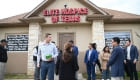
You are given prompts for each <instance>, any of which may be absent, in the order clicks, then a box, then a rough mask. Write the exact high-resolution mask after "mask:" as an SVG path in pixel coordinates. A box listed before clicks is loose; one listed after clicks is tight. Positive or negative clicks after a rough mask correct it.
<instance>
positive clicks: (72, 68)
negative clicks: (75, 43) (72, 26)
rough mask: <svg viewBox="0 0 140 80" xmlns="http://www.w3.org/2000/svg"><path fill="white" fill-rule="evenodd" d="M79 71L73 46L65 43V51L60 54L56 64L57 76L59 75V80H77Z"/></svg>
mask: <svg viewBox="0 0 140 80" xmlns="http://www.w3.org/2000/svg"><path fill="white" fill-rule="evenodd" d="M78 70H79V66H78V64H77V60H76V56H74V53H73V52H72V45H71V44H70V43H65V44H64V51H63V53H62V54H59V56H58V60H57V63H56V75H59V80H76V77H75V72H76V71H78Z"/></svg>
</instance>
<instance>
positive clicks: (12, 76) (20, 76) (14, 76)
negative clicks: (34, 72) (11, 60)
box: [5, 74, 33, 79]
mask: <svg viewBox="0 0 140 80" xmlns="http://www.w3.org/2000/svg"><path fill="white" fill-rule="evenodd" d="M5 79H33V76H29V75H27V74H5Z"/></svg>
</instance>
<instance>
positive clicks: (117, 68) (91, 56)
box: [84, 37, 139, 80]
mask: <svg viewBox="0 0 140 80" xmlns="http://www.w3.org/2000/svg"><path fill="white" fill-rule="evenodd" d="M119 44H120V39H119V38H118V37H114V38H113V39H112V46H113V50H112V52H110V50H109V46H105V47H104V48H103V50H102V52H98V51H97V50H96V48H97V45H96V43H90V44H89V46H88V47H89V49H88V50H87V51H86V54H85V58H84V62H85V64H86V68H87V74H88V79H87V80H96V77H95V65H96V64H98V66H99V69H100V71H101V73H102V80H110V79H111V80H123V77H124V70H126V72H127V74H128V76H130V80H133V79H134V77H135V80H138V74H137V70H136V62H137V61H138V56H139V54H138V50H137V47H136V46H134V45H133V44H132V43H131V40H130V39H128V40H126V44H125V47H124V48H121V47H120V46H119ZM100 63H101V64H100ZM124 68H125V69H124ZM133 76H134V77H133Z"/></svg>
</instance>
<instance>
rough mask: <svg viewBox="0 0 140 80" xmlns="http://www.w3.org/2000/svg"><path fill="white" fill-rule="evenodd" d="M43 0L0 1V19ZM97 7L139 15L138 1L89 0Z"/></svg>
mask: <svg viewBox="0 0 140 80" xmlns="http://www.w3.org/2000/svg"><path fill="white" fill-rule="evenodd" d="M42 1H43V0H1V1H0V19H2V18H7V17H10V16H14V15H17V14H21V13H25V12H29V11H31V10H32V9H33V8H35V7H36V6H37V5H38V4H39V3H41V2H42ZM91 1H92V2H93V3H94V4H96V5H97V6H99V7H103V8H109V9H114V10H119V11H125V12H129V13H134V14H139V15H140V0H91Z"/></svg>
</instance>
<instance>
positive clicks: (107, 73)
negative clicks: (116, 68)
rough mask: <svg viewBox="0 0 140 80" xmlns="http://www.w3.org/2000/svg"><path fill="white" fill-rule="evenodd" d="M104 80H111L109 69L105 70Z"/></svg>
mask: <svg viewBox="0 0 140 80" xmlns="http://www.w3.org/2000/svg"><path fill="white" fill-rule="evenodd" d="M102 79H105V80H106V79H110V78H109V70H108V69H107V70H103V72H102Z"/></svg>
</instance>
